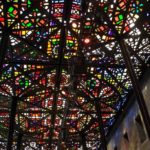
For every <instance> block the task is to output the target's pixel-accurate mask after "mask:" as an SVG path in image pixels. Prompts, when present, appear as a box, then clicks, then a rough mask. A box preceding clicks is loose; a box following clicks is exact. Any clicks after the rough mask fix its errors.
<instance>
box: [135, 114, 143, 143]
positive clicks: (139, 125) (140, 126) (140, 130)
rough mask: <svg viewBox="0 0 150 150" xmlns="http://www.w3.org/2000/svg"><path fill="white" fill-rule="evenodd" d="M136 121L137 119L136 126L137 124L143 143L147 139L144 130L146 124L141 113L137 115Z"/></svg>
mask: <svg viewBox="0 0 150 150" xmlns="http://www.w3.org/2000/svg"><path fill="white" fill-rule="evenodd" d="M135 121H136V126H137V130H138V134H139V138H140V141H141V143H143V142H144V141H145V140H146V134H145V131H144V126H143V123H142V120H141V117H140V115H137V117H136V118H135Z"/></svg>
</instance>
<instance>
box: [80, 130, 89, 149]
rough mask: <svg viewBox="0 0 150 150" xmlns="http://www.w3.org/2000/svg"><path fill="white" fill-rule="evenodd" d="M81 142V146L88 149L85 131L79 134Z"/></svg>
mask: <svg viewBox="0 0 150 150" xmlns="http://www.w3.org/2000/svg"><path fill="white" fill-rule="evenodd" d="M81 144H82V146H83V150H88V149H87V146H86V136H85V133H82V134H81Z"/></svg>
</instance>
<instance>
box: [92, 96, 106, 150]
mask: <svg viewBox="0 0 150 150" xmlns="http://www.w3.org/2000/svg"><path fill="white" fill-rule="evenodd" d="M94 103H95V109H96V112H97V119H98V124H99V130H100V136H101V141H100V143H101V147H102V150H107V142H106V137H105V130H104V125H103V119H102V112H101V108H100V103H99V99H95V101H94Z"/></svg>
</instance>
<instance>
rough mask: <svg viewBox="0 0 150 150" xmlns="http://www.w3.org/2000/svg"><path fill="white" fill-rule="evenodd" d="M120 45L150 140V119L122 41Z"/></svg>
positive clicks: (126, 49)
mask: <svg viewBox="0 0 150 150" xmlns="http://www.w3.org/2000/svg"><path fill="white" fill-rule="evenodd" d="M119 44H120V48H121V52H122V56H123V58H124V61H125V64H126V67H127V70H128V74H129V76H130V79H131V82H132V85H133V89H134V92H135V95H136V98H137V101H138V104H139V108H140V111H141V114H142V117H143V121H144V124H145V127H146V130H147V134H148V137H149V138H150V117H149V114H148V110H147V107H146V104H145V100H144V97H143V94H142V91H141V88H140V86H139V83H138V79H137V77H136V74H135V71H134V67H133V65H132V62H131V60H130V56H129V52H128V48H127V46H126V44H125V43H124V40H121V41H119Z"/></svg>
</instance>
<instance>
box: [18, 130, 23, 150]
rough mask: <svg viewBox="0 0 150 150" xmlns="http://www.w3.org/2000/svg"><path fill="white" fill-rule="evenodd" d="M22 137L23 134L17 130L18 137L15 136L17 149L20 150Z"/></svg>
mask: <svg viewBox="0 0 150 150" xmlns="http://www.w3.org/2000/svg"><path fill="white" fill-rule="evenodd" d="M22 137H23V134H22V133H20V132H19V133H18V138H17V150H21V145H22Z"/></svg>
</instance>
